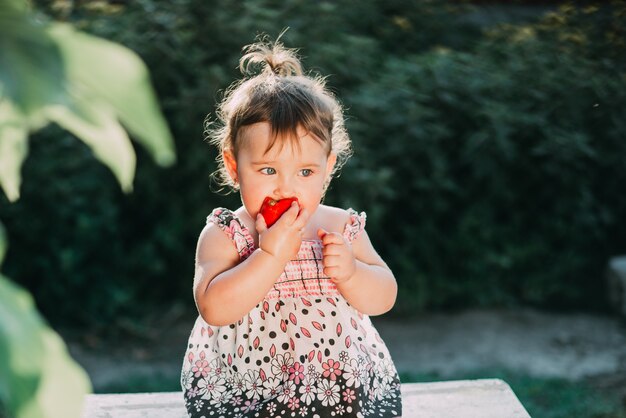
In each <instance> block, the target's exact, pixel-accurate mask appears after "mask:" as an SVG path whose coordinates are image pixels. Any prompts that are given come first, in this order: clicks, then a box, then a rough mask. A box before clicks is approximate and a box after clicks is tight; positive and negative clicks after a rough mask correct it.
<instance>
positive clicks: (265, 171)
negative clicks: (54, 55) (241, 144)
mask: <svg viewBox="0 0 626 418" xmlns="http://www.w3.org/2000/svg"><path fill="white" fill-rule="evenodd" d="M260 171H261V173H263V174H276V170H274V169H273V168H272V167H265V168H262V169H261V170H260Z"/></svg>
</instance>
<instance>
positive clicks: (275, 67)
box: [239, 31, 302, 77]
mask: <svg viewBox="0 0 626 418" xmlns="http://www.w3.org/2000/svg"><path fill="white" fill-rule="evenodd" d="M283 33H285V32H284V31H283ZM283 33H281V34H280V35H279V36H278V39H280V37H281V36H282V34H283ZM278 39H277V40H276V41H275V42H270V41H268V40H267V39H265V40H263V41H260V42H257V43H254V44H251V45H247V46H246V47H244V48H243V52H244V56H243V57H241V59H240V60H239V70H240V71H241V73H242V74H243V75H244V76H251V75H256V71H254V69H253V68H251V67H257V66H258V67H260V68H261V71H262V73H264V74H267V75H269V74H274V75H278V76H281V77H287V76H300V75H302V65H301V64H300V60H299V59H298V57H297V56H296V50H294V49H287V48H285V47H284V46H283V44H282V43H280V42H279V41H278Z"/></svg>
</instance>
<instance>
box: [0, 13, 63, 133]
mask: <svg viewBox="0 0 626 418" xmlns="http://www.w3.org/2000/svg"><path fill="white" fill-rule="evenodd" d="M64 78H65V74H64V68H63V62H62V59H61V52H60V50H59V48H58V47H57V45H56V43H55V41H54V40H53V39H52V38H51V37H50V36H49V35H48V34H47V33H46V32H45V31H44V30H43V27H42V26H41V25H39V24H36V23H35V22H34V21H33V20H32V19H30V18H28V17H27V16H22V15H19V14H14V13H0V90H1V91H2V94H3V96H4V95H6V96H7V97H8V98H9V100H11V101H12V102H13V103H14V105H15V106H16V107H17V109H18V110H19V111H20V112H22V113H23V114H24V115H25V116H26V117H27V118H29V119H31V118H32V120H33V123H34V124H35V125H38V126H37V128H39V127H41V125H42V124H43V121H41V120H40V119H37V114H38V112H39V111H40V110H41V108H42V107H43V106H45V105H46V104H49V103H63V102H64V101H65V90H64V87H65V84H64Z"/></svg>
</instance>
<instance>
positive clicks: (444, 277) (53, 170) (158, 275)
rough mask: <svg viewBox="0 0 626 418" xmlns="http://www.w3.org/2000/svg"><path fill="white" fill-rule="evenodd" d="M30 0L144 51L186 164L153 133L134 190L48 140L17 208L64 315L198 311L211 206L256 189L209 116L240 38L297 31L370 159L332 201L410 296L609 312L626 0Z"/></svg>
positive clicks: (24, 265)
mask: <svg viewBox="0 0 626 418" xmlns="http://www.w3.org/2000/svg"><path fill="white" fill-rule="evenodd" d="M35 4H37V6H38V7H39V8H40V10H42V11H43V12H44V13H46V14H48V15H50V16H53V17H54V18H56V19H61V20H65V21H68V22H71V23H73V24H74V25H76V26H77V27H79V28H81V29H82V30H85V31H87V32H89V33H92V34H94V35H98V36H102V37H105V38H107V39H110V40H112V41H115V42H119V43H121V44H123V45H126V46H128V47H130V48H131V49H133V50H134V51H136V52H137V53H138V54H139V55H140V56H141V57H142V59H143V60H144V61H145V62H146V63H147V65H148V67H149V68H150V72H151V75H152V77H153V80H154V84H155V87H156V90H157V92H158V96H159V97H160V98H162V105H163V109H164V112H165V115H166V117H167V119H168V122H169V126H170V127H171V129H172V131H173V134H174V137H175V138H176V148H177V152H178V155H179V160H180V161H181V163H180V164H179V165H178V166H176V167H172V168H170V169H167V170H161V169H159V168H158V167H157V166H156V165H155V164H153V163H152V162H151V161H150V160H149V158H148V156H147V155H146V154H145V153H144V152H143V151H142V150H141V149H137V150H136V151H137V174H136V178H135V183H134V186H135V190H136V191H135V192H134V193H133V194H132V195H128V196H125V195H123V194H122V193H120V192H119V191H118V190H117V188H116V187H115V184H114V179H113V177H112V176H111V175H110V173H108V172H107V171H106V170H103V168H102V167H101V166H98V165H96V164H93V163H92V160H93V156H92V155H91V153H90V152H89V150H88V149H87V148H86V147H85V146H84V145H82V144H81V143H79V142H77V141H75V140H74V139H73V138H72V137H71V135H68V134H67V133H65V132H62V131H60V130H57V129H46V130H44V131H42V132H41V133H39V134H38V135H36V136H35V138H34V140H33V141H32V142H31V151H30V155H29V158H28V160H26V161H25V164H24V175H25V177H26V178H28V179H30V181H29V182H25V183H24V184H23V190H22V194H23V197H22V199H21V200H20V201H19V202H17V203H16V204H14V205H10V206H8V205H6V204H5V203H4V202H0V214H1V215H2V218H3V219H5V220H6V224H7V227H8V230H9V231H10V234H11V241H12V245H11V248H10V249H9V255H8V261H7V263H6V271H7V273H8V274H9V275H10V276H12V277H15V278H16V279H17V280H18V281H19V282H21V283H23V284H24V285H25V286H26V287H28V288H29V289H31V290H32V291H33V294H34V295H35V299H36V300H37V302H38V303H39V305H40V307H41V309H42V310H43V311H44V313H45V314H46V315H48V316H49V317H50V318H51V320H53V321H55V322H57V323H65V324H79V325H91V326H94V327H98V326H101V327H106V326H108V325H110V324H111V323H112V322H115V321H118V320H119V319H120V318H123V317H128V316H130V317H135V316H138V315H140V314H141V313H142V311H147V310H153V309H155V308H158V307H159V306H163V304H173V303H181V302H182V303H184V304H185V305H187V306H189V307H190V308H191V307H193V301H192V296H191V285H192V278H193V262H194V259H193V254H194V248H195V244H196V240H197V236H198V233H199V231H200V230H201V229H202V226H203V224H204V222H205V218H206V215H207V214H208V213H209V212H210V210H211V209H212V208H213V207H216V206H228V207H231V208H235V207H236V206H238V205H239V204H240V202H239V198H238V196H236V195H233V194H231V195H228V196H223V195H217V194H215V193H213V190H214V188H213V187H212V185H211V183H210V181H209V174H210V173H211V172H212V171H214V170H215V168H216V167H215V163H214V158H215V150H213V149H210V148H209V147H208V145H207V144H206V142H204V141H203V136H204V135H203V120H204V117H205V116H206V114H207V113H209V114H210V115H212V114H213V111H214V108H215V103H216V101H217V100H219V99H220V97H221V91H223V90H224V89H225V88H226V87H227V86H228V85H230V83H231V82H232V81H233V80H235V79H237V78H239V77H240V74H238V71H237V70H236V65H237V62H238V59H239V57H240V52H241V48H242V46H243V45H246V44H248V43H250V42H252V41H253V40H254V38H255V35H257V34H259V33H267V34H269V35H270V36H276V35H277V34H278V33H280V31H281V30H282V29H283V28H285V27H289V28H290V29H289V31H287V33H286V35H285V36H284V38H283V40H284V42H285V44H286V45H287V46H290V47H298V48H300V50H301V53H302V55H303V63H304V65H305V67H306V68H311V69H313V70H314V71H316V72H319V73H321V74H323V75H328V76H329V78H328V80H329V85H330V86H331V88H332V89H333V90H334V91H335V92H336V93H337V95H338V97H339V98H340V99H341V100H342V101H343V102H344V104H345V105H346V109H347V114H348V128H349V130H350V132H351V134H352V138H353V141H354V146H355V150H356V154H355V156H354V157H353V159H352V160H350V161H349V162H348V164H347V165H346V166H345V167H344V170H343V174H342V175H341V176H340V177H339V178H337V179H335V180H334V182H333V183H332V184H331V188H330V190H329V193H328V196H327V199H326V201H327V203H329V204H332V205H337V206H342V207H347V206H352V207H354V208H356V209H360V210H366V211H367V212H368V217H369V222H368V231H369V233H370V235H371V236H372V240H373V241H374V244H375V246H376V248H377V249H378V250H379V252H380V253H381V255H382V256H383V257H384V258H385V260H386V261H387V262H388V263H389V264H390V266H391V267H392V268H393V270H394V272H395V273H396V277H397V279H398V282H399V284H400V287H401V289H402V291H401V292H400V294H399V299H398V303H397V307H396V312H398V313H408V312H413V311H415V310H426V309H444V308H461V307H467V306H476V305H481V306H494V305H518V304H532V305H536V306H541V307H545V308H562V309H564V308H582V309H602V308H603V307H604V306H606V298H605V295H604V292H605V290H604V284H603V280H602V278H603V273H604V267H605V263H606V260H607V258H608V257H609V256H611V255H613V254H616V253H618V252H620V251H623V248H624V247H625V246H626V226H624V224H623V223H621V222H620V220H621V219H622V218H623V217H624V215H626V196H624V194H623V193H622V191H621V185H622V184H624V183H626V178H625V177H626V171H625V170H624V168H625V167H624V164H625V163H624V161H625V160H624V158H623V156H624V151H626V150H625V149H624V148H625V147H626V145H625V144H626V143H625V142H624V141H623V136H624V135H623V134H624V132H626V126H625V124H626V117H624V116H625V115H624V111H625V109H626V103H625V100H626V97H625V93H624V91H626V90H625V89H624V88H623V86H624V81H625V80H624V77H625V76H624V63H625V62H626V59H625V58H624V57H626V54H624V39H625V38H626V37H625V36H624V32H623V27H624V25H623V24H622V23H623V21H624V6H623V3H619V2H615V3H611V4H602V5H599V6H593V7H592V6H585V7H584V8H582V7H574V6H566V7H561V8H560V9H558V10H554V11H552V12H550V13H548V14H547V15H545V16H543V17H541V19H538V20H537V21H534V22H528V23H519V24H515V25H511V24H508V25H507V24H505V25H497V26H494V25H492V26H490V27H487V28H483V27H479V26H477V25H475V24H471V23H469V22H470V20H468V19H466V18H465V17H466V16H467V14H468V13H470V12H471V13H476V9H472V8H471V7H470V6H466V5H463V4H458V3H447V2H440V1H423V2H409V3H407V2H402V1H399V0H392V1H382V0H366V1H365V2H364V3H363V2H362V3H360V5H359V13H355V12H354V4H353V3H350V2H348V1H346V0H339V1H334V2H302V1H299V0H285V1H281V2H277V1H270V0H263V1H255V2H234V3H233V2H228V1H224V0H214V1H210V2H206V1H199V0H173V1H169V2H163V1H157V0H139V1H136V2H128V3H124V2H115V3H108V2H105V1H90V2H69V1H35ZM52 139H54V140H52ZM49 178H53V179H54V181H46V180H47V179H49ZM43 182H46V183H45V187H41V186H40V185H41V184H42V183H43ZM60 202H62V204H60ZM33 254H35V255H36V256H34V257H33V256H32V255H33ZM62 300H65V301H76V300H81V301H82V302H81V303H59V301H62ZM118 323H119V321H118Z"/></svg>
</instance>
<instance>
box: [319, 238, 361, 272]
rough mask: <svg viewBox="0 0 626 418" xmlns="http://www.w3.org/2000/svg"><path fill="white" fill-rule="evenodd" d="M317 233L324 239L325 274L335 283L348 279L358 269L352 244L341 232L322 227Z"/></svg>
mask: <svg viewBox="0 0 626 418" xmlns="http://www.w3.org/2000/svg"><path fill="white" fill-rule="evenodd" d="M317 235H318V236H319V237H320V239H321V240H322V245H323V246H324V250H323V251H322V254H323V255H324V274H326V275H327V276H328V277H330V279H331V280H332V281H333V282H334V283H342V282H345V281H348V280H349V279H350V278H351V277H352V275H354V272H355V271H356V259H355V257H354V253H353V252H352V245H351V244H350V243H349V242H348V241H347V240H346V239H345V238H344V237H343V236H342V235H341V234H339V233H337V232H327V231H325V230H324V229H322V228H320V229H318V230H317Z"/></svg>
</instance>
